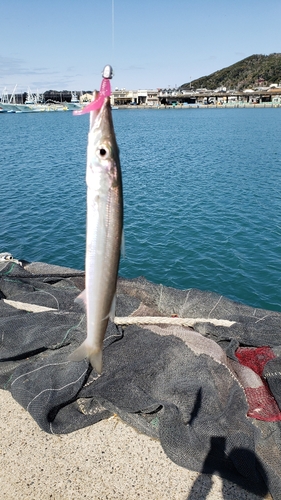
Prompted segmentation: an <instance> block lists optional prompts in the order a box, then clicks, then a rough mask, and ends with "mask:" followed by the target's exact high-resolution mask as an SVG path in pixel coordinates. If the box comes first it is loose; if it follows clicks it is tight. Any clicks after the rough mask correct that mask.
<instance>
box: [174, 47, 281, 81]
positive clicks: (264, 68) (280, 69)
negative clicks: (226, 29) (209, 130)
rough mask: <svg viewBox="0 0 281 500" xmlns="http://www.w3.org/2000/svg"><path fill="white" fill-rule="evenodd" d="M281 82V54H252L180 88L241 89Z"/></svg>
mask: <svg viewBox="0 0 281 500" xmlns="http://www.w3.org/2000/svg"><path fill="white" fill-rule="evenodd" d="M280 82H281V54H276V53H274V54H270V55H269V56H264V55H261V54H254V55H252V56H250V57H246V59H242V61H239V62H237V63H235V64H232V65H231V66H228V67H227V68H223V69H221V70H219V71H215V73H212V74H211V75H208V76H202V77H201V78H198V79H197V80H193V81H192V82H189V83H184V84H183V85H182V86H181V87H180V88H181V89H190V87H193V88H194V89H198V88H206V89H212V90H215V89H217V88H219V87H226V88H227V89H233V90H243V89H245V88H254V87H260V86H262V87H265V86H267V87H269V85H271V84H272V83H280Z"/></svg>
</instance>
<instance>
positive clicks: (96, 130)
mask: <svg viewBox="0 0 281 500" xmlns="http://www.w3.org/2000/svg"><path fill="white" fill-rule="evenodd" d="M99 175H102V176H104V175H106V176H107V177H108V180H109V182H110V185H111V187H115V186H118V185H120V183H121V169H120V160H119V148H118V145H117V142H116V137H115V132H114V127H113V120H112V113H111V104H110V98H109V97H106V98H105V99H104V102H103V104H102V107H101V108H100V109H99V110H96V111H93V112H91V118H90V131H89V137H88V168H87V185H88V187H90V188H91V187H93V188H95V186H96V185H97V176H99Z"/></svg>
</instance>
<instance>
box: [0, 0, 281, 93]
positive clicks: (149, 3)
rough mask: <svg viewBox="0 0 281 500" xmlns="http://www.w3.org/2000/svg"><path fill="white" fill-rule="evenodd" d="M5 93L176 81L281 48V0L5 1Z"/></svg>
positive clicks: (1, 58)
mask: <svg viewBox="0 0 281 500" xmlns="http://www.w3.org/2000/svg"><path fill="white" fill-rule="evenodd" d="M0 7H1V8H0V12H1V15H0V20H1V25H0V26H1V28H0V94H1V92H2V90H3V89H4V87H7V88H8V91H9V92H11V91H12V90H13V88H14V86H15V85H16V84H17V85H18V87H17V91H25V90H27V88H28V87H30V88H31V90H32V91H34V92H35V91H36V90H37V89H38V90H39V91H44V90H49V89H56V90H64V89H67V90H82V89H83V90H93V89H94V88H99V85H100V80H101V71H102V69H103V67H104V66H105V64H111V65H112V66H113V69H114V73H115V76H114V79H113V82H112V86H113V87H114V88H115V87H118V88H127V89H141V88H159V87H160V88H163V87H168V86H171V87H174V86H175V85H178V86H179V85H181V84H183V83H186V82H189V81H190V80H194V79H195V78H199V77H200V76H204V75H208V74H210V73H212V72H214V71H216V70H218V69H222V68H224V67H226V66H229V65H231V64H234V63H235V62H237V61H239V60H241V59H243V58H245V57H248V56H250V55H252V54H270V53H272V52H281V29H280V19H281V1H280V0H268V1H266V2H265V1H264V0H263V1H261V0H235V1H234V0H224V1H222V0H161V1H160V0H139V1H135V0H99V1H98V0H82V1H81V0H80V1H77V0H56V1H54V0H44V1H43V0H9V1H6V0H0Z"/></svg>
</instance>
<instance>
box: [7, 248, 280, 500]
mask: <svg viewBox="0 0 281 500" xmlns="http://www.w3.org/2000/svg"><path fill="white" fill-rule="evenodd" d="M7 258H8V257H5V256H4V258H3V257H2V263H1V261H0V339H1V350H0V360H1V363H0V386H1V388H3V389H6V390H9V391H10V392H11V394H12V395H13V397H14V398H15V400H16V401H18V402H19V403H20V404H21V405H22V406H23V407H24V408H25V409H26V410H28V411H29V412H30V414H31V415H32V417H33V418H34V419H35V420H36V422H37V423H38V425H39V426H40V427H41V428H42V429H43V430H44V431H46V432H49V433H54V434H59V433H69V432H72V431H74V430H76V429H79V428H82V427H85V426H88V425H91V424H94V423H95V422H98V421H99V420H101V419H105V418H108V417H109V416H111V415H112V414H114V413H116V414H118V415H119V416H120V418H121V419H123V420H124V421H125V422H127V423H129V424H130V425H132V426H134V427H135V428H137V429H138V430H140V431H141V432H143V433H145V434H148V435H149V436H152V437H154V438H157V439H159V440H160V442H161V445H162V447H163V449H164V451H165V452H166V454H167V455H168V457H170V458H171V459H172V460H173V461H174V462H175V463H176V464H178V465H180V466H182V467H186V468H188V469H191V470H195V471H199V472H205V473H216V474H219V475H221V477H223V478H227V479H229V480H232V481H235V482H236V483H238V484H239V485H241V486H243V487H244V488H246V489H247V490H248V491H250V492H251V493H252V494H253V495H257V496H262V495H265V494H266V492H267V491H268V490H269V491H270V493H271V495H272V496H273V498H274V499H280V498H281V460H280V458H281V434H280V429H281V427H280V421H281V412H280V409H281V383H280V381H281V370H280V368H281V314H280V313H277V312H271V311H265V310H261V309H253V308H251V307H247V306H245V305H241V304H238V303H236V302H233V301H231V300H228V299H226V298H224V297H222V296H219V295H217V294H215V293H209V292H202V291H199V290H195V289H190V290H185V291H182V290H176V289H173V288H167V287H164V286H162V285H155V284H153V283H150V282H148V281H146V280H145V279H143V278H139V279H134V280H125V279H121V278H119V280H118V289H117V311H116V316H118V317H120V316H122V317H128V316H145V317H153V316H155V317H160V316H162V317H168V318H169V317H173V320H172V321H177V320H175V319H174V318H177V317H178V318H189V319H191V323H190V324H191V325H192V328H191V327H186V326H182V325H181V324H178V325H173V324H167V325H161V324H160V323H157V321H154V320H152V322H151V324H147V325H142V326H140V325H131V326H124V325H123V326H116V325H115V324H113V323H111V322H109V325H108V328H107V332H106V338H105V341H104V353H103V360H104V361H103V372H102V375H101V376H98V375H97V374H96V373H95V371H94V370H92V369H91V367H90V366H89V363H88V362H87V361H86V360H83V361H80V362H71V361H69V360H68V355H69V354H70V353H71V352H73V350H74V349H75V348H76V347H77V346H78V345H80V344H81V342H82V340H84V338H85V336H86V333H85V332H86V329H85V328H86V325H85V314H84V312H83V311H82V310H81V309H80V306H79V305H77V304H76V303H75V302H74V299H75V298H76V297H77V295H78V294H79V293H80V291H81V290H83V288H84V276H83V273H82V272H79V271H74V270H73V269H68V268H61V267H58V266H51V265H47V264H42V263H31V264H29V263H27V262H18V261H14V260H12V259H11V260H7ZM46 308H47V309H46ZM192 319H193V321H192ZM216 320H219V321H216ZM122 321H124V322H125V320H122ZM159 321H160V320H159ZM179 323H180V321H179Z"/></svg>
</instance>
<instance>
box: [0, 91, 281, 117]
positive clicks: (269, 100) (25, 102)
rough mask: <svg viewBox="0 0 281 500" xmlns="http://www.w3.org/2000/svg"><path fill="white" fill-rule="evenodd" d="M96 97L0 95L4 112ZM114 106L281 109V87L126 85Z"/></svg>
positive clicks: (60, 107) (66, 107)
mask: <svg viewBox="0 0 281 500" xmlns="http://www.w3.org/2000/svg"><path fill="white" fill-rule="evenodd" d="M91 99H92V92H90V91H88V92H83V91H80V92H76V91H75V92H72V91H62V92H60V91H46V92H44V94H39V93H38V92H37V93H32V92H31V91H30V90H28V92H25V93H24V94H16V93H15V89H14V91H13V92H12V93H11V94H9V93H8V91H7V89H4V90H3V92H2V95H1V98H0V112H2V113H3V112H8V113H23V112H25V113H27V112H28V113H30V112H42V111H47V112H50V111H75V110H77V109H81V108H83V107H84V106H85V105H86V104H87V103H88V102H90V101H91ZM110 101H111V106H112V109H127V108H128V109H160V108H161V109H170V108H173V109H193V108H205V109H208V108H218V109H222V108H256V107H257V108H274V107H275V108H279V107H281V86H280V85H277V84H276V85H275V84H273V85H270V86H269V87H265V88H257V89H245V90H244V91H235V90H227V89H226V88H225V87H222V88H220V89H216V90H208V89H195V90H194V89H192V88H191V89H190V90H186V89H185V90H183V89H181V88H167V89H139V90H127V89H125V88H122V89H118V88H115V90H114V91H113V92H112V94H111V97H110Z"/></svg>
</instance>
